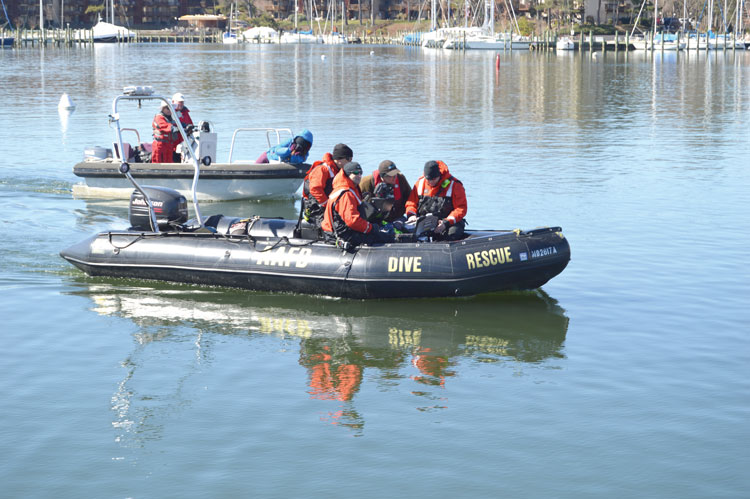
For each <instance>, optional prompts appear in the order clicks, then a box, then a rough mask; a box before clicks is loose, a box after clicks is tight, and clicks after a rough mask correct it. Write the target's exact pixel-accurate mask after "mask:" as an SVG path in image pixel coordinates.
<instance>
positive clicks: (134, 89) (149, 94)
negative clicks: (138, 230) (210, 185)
mask: <svg viewBox="0 0 750 499" xmlns="http://www.w3.org/2000/svg"><path fill="white" fill-rule="evenodd" d="M121 100H137V101H138V107H140V106H141V101H144V100H156V101H162V102H165V103H166V104H167V106H169V110H170V111H171V112H172V116H177V113H176V112H175V110H174V108H173V107H172V102H171V101H170V100H168V99H166V98H165V97H162V96H161V95H154V89H153V88H152V87H148V86H145V87H141V86H129V87H125V88H123V90H122V95H118V96H117V97H115V99H114V101H112V114H111V115H110V116H109V120H110V122H114V124H115V128H116V130H117V147H118V148H119V151H120V160H121V161H122V163H120V173H122V174H123V175H125V176H126V177H127V178H128V180H130V182H131V183H132V184H133V186H134V187H135V188H136V190H137V191H138V192H140V193H141V194H142V195H143V198H144V199H145V200H146V204H147V205H148V212H149V215H150V217H151V227H152V228H153V230H154V232H159V224H158V223H157V221H156V213H155V212H154V206H153V204H152V203H151V198H150V197H149V196H148V194H147V193H146V191H145V190H144V189H143V188H142V187H141V186H140V185H139V184H138V182H136V181H135V179H134V178H133V175H131V173H130V165H129V164H128V162H127V158H123V157H122V156H123V154H122V151H124V150H125V149H124V147H123V141H122V129H121V128H120V113H118V112H117V104H118V103H119V102H120V101H121ZM175 124H176V125H177V128H178V130H179V131H180V135H181V136H182V140H183V141H184V143H185V145H186V146H187V147H186V149H187V151H188V154H189V155H190V160H191V163H193V168H194V169H195V173H194V174H193V186H192V195H193V208H194V209H195V217H196V218H197V219H198V224H200V226H201V227H203V228H205V226H204V225H203V217H201V212H200V207H199V206H198V196H197V195H196V187H197V185H198V178H199V177H200V170H201V167H200V162H199V161H198V158H197V156H196V155H195V150H194V148H193V145H192V144H190V143H189V141H188V138H187V134H186V133H185V129H184V128H183V127H182V123H181V122H180V120H175Z"/></svg>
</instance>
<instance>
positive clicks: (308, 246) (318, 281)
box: [61, 218, 570, 299]
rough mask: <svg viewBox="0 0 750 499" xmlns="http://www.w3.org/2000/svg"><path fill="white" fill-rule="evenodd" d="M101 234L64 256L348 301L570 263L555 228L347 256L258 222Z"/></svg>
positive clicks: (517, 282) (472, 287)
mask: <svg viewBox="0 0 750 499" xmlns="http://www.w3.org/2000/svg"><path fill="white" fill-rule="evenodd" d="M223 220H224V221H223V222H220V223H219V224H218V227H223V228H219V229H218V231H217V233H205V232H162V233H159V234H155V233H144V232H129V231H123V232H105V233H100V234H97V235H95V236H93V237H91V238H89V239H86V240H84V241H82V242H80V243H78V244H76V245H74V246H71V247H70V248H68V249H66V250H64V251H62V252H61V256H62V257H63V258H65V259H66V260H68V261H69V262H70V263H72V264H73V265H75V266H76V267H78V268H79V269H81V270H83V271H84V272H85V273H87V274H89V275H91V276H110V277H125V278H138V279H153V280H159V281H174V282H184V283H191V284H202V285H212V286H228V287H236V288H244V289H250V290H259V291H273V292H291V293H304V294H314V295H327V296H336V297H344V298H355V299H365V298H419V297H452V296H472V295H477V294H483V293H490V292H496V291H504V290H525V289H535V288H538V287H540V286H542V285H543V284H545V283H546V282H547V281H549V279H551V278H552V277H554V276H556V275H558V274H559V273H560V272H562V271H563V269H564V268H565V267H566V265H567V264H568V261H569V260H570V246H569V245H568V242H567V240H566V239H565V237H564V236H563V235H562V233H561V232H560V230H559V228H545V229H537V230H535V231H531V232H522V231H481V232H480V231H474V232H470V233H469V236H468V237H467V238H466V239H464V240H462V241H454V242H431V243H392V244H386V245H374V246H362V247H360V248H358V249H357V250H355V251H354V252H346V251H342V250H341V249H339V248H337V247H336V246H334V245H332V244H327V243H324V242H320V241H310V240H305V239H298V238H295V237H294V234H293V233H294V227H295V225H296V222H295V221H290V220H282V219H261V221H260V222H258V223H257V224H255V225H257V228H256V229H253V230H251V232H250V234H251V237H248V236H247V235H244V236H229V235H227V234H226V232H228V230H229V227H232V226H234V224H235V223H236V222H238V221H239V220H240V219H226V218H225V219H223Z"/></svg>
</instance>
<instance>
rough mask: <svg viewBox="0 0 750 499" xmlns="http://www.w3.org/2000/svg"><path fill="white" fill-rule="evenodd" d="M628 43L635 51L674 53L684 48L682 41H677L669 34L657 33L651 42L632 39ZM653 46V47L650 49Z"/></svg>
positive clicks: (645, 39) (675, 36)
mask: <svg viewBox="0 0 750 499" xmlns="http://www.w3.org/2000/svg"><path fill="white" fill-rule="evenodd" d="M630 43H631V44H632V45H633V47H634V48H635V49H636V50H652V49H653V50H654V51H660V50H664V51H676V50H683V49H684V48H685V46H686V43H685V41H684V40H678V37H677V35H674V34H671V33H657V34H656V35H655V36H654V39H653V42H652V40H650V39H649V38H633V39H631V40H630ZM652 46H653V47H652Z"/></svg>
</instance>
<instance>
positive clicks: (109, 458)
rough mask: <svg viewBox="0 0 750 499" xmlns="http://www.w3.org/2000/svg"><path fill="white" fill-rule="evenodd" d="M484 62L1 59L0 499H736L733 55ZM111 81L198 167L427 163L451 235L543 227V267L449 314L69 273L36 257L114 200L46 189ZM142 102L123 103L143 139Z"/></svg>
mask: <svg viewBox="0 0 750 499" xmlns="http://www.w3.org/2000/svg"><path fill="white" fill-rule="evenodd" d="M322 55H325V56H326V57H325V58H322V57H321V56H322ZM499 56H500V64H499V68H498V69H497V70H496V69H495V54H494V53H489V52H488V53H481V52H479V53H466V54H461V53H455V54H454V53H444V52H437V51H423V50H420V49H413V48H404V47H380V46H373V47H371V46H347V47H328V46H315V47H284V46H250V47H236V48H235V47H233V48H231V49H227V48H225V47H222V46H215V45H168V44H163V45H159V44H154V45H143V46H139V45H131V46H116V45H113V46H106V47H105V46H96V47H93V48H72V49H69V48H63V49H55V48H48V49H45V50H38V49H20V50H7V49H6V50H3V51H0V67H2V71H3V80H4V84H3V86H2V87H0V124H2V126H0V144H1V145H2V150H3V152H4V153H5V158H6V160H5V162H4V165H3V168H2V169H1V170H0V208H1V209H2V212H3V214H4V217H3V222H2V227H3V232H2V239H1V240H0V251H1V254H2V259H1V260H0V262H1V263H0V265H1V266H2V267H1V268H2V275H3V278H2V281H1V282H0V290H2V291H1V292H2V301H0V303H1V304H2V305H1V306H2V310H3V311H4V317H5V318H6V320H5V326H4V327H3V336H4V339H5V340H6V341H5V346H6V349H5V355H4V356H3V359H4V360H3V362H2V366H3V368H4V373H5V374H4V376H3V377H2V378H0V393H2V400H3V411H1V412H0V428H2V429H0V441H2V442H3V448H4V450H5V454H6V457H7V459H5V460H4V462H3V464H2V465H0V479H1V481H2V483H3V491H4V494H5V495H7V496H9V497H49V496H56V497H86V496H105V497H165V496H176V495H183V496H199V497H200V496H208V497H219V496H224V497H226V496H260V497H339V496H349V495H351V494H355V495H357V496H361V497H382V496H383V495H385V494H388V495H397V496H407V495H409V496H427V495H431V496H436V497H449V496H453V497H455V496H480V497H481V496H484V497H490V496H492V497H497V496H507V497H576V498H579V497H601V496H605V495H610V496H611V495H616V496H622V497H643V496H659V497H680V498H684V497H743V496H744V495H746V491H747V490H748V487H749V486H750V481H749V480H748V478H747V473H746V470H747V469H748V466H749V465H750V456H749V455H748V454H749V453H748V451H747V448H748V445H747V444H748V441H749V440H750V438H749V437H750V431H748V429H747V424H746V422H747V420H748V416H749V414H748V413H749V412H750V411H749V410H748V409H749V406H750V404H748V395H750V390H749V388H750V386H749V385H750V383H749V382H748V376H747V374H748V367H747V366H748V361H749V360H750V348H749V347H750V345H749V342H748V333H747V324H748V323H750V313H749V312H748V309H747V302H748V297H750V289H749V288H750V285H749V284H748V282H749V279H748V278H749V277H750V275H749V273H748V263H750V262H748V256H747V247H748V246H749V245H750V238H749V237H748V232H747V228H748V224H747V215H746V213H745V212H746V209H747V206H748V205H749V204H750V189H748V185H750V178H749V177H750V175H749V174H748V169H747V157H748V155H749V154H748V153H750V150H749V148H748V140H747V137H748V135H747V134H748V124H749V123H750V120H749V119H748V118H749V117H750V91H749V90H748V85H747V82H748V80H750V71H749V70H748V63H749V62H750V54H747V53H740V52H738V53H731V52H728V53H726V54H723V53H716V54H714V53H711V54H708V55H707V54H705V53H701V54H694V53H692V54H687V55H683V54H663V55H662V54H655V56H653V57H652V56H651V55H649V54H638V53H630V54H627V55H626V54H617V55H615V54H609V53H608V54H604V55H600V56H599V57H597V58H596V59H593V58H591V57H590V56H588V55H581V54H558V55H555V54H547V53H519V52H513V53H500V54H499ZM130 84H141V85H153V86H154V87H155V88H156V89H157V91H158V92H160V93H163V94H166V95H171V94H172V93H174V92H177V91H180V92H183V93H185V94H186V96H187V99H188V102H187V104H188V107H190V109H191V114H192V116H193V117H194V119H197V120H203V119H206V120H210V121H211V122H212V123H213V124H214V127H215V129H216V130H217V132H218V133H219V149H220V153H219V159H220V160H225V159H226V157H227V155H228V147H229V138H230V136H231V133H232V131H233V130H234V129H235V128H237V127H240V126H246V127H254V126H288V127H291V128H293V129H294V130H300V129H301V128H303V127H306V128H309V129H311V130H312V131H313V133H314V134H315V143H314V145H313V149H312V156H313V157H315V158H318V157H320V156H322V155H323V153H324V152H326V151H330V150H331V149H332V147H333V145H334V144H336V143H338V142H346V143H347V144H349V145H350V146H351V147H352V148H353V149H354V152H355V159H356V160H357V161H359V162H360V163H362V165H363V166H364V167H365V169H366V170H367V169H375V168H376V166H377V164H378V163H379V162H380V161H381V160H383V159H386V158H387V159H391V160H393V161H394V162H396V164H397V165H398V166H399V168H400V169H401V170H402V171H403V172H404V173H405V174H406V175H407V177H408V179H409V180H410V181H412V182H413V181H414V180H415V179H416V178H417V177H418V175H419V174H420V171H421V167H422V165H423V164H424V162H425V161H427V160H430V159H442V160H443V161H445V162H446V163H447V164H448V166H449V167H450V168H451V171H452V172H453V173H454V175H455V176H456V177H457V178H459V179H461V180H462V181H463V183H464V185H465V186H466V189H467V192H468V198H469V199H468V202H469V214H468V217H467V219H468V220H469V223H470V228H515V227H520V228H533V227H536V226H540V225H560V226H562V227H563V229H564V231H565V234H566V236H567V237H568V239H569V241H570V244H571V248H572V260H571V262H570V265H569V266H568V268H567V269H566V270H565V271H564V272H563V273H562V274H561V275H560V276H558V277H557V278H555V279H553V280H552V281H551V282H550V283H548V284H547V285H545V286H544V288H543V290H540V291H536V292H529V293H503V294H497V295H489V296H482V297H476V298H470V299H462V300H407V301H375V302H359V301H348V300H332V299H327V298H321V297H305V296H290V295H274V294H268V293H253V292H246V291H237V290H228V289H219V288H203V287H194V286H184V285H178V284H159V283H151V282H145V281H134V280H115V279H101V278H98V279H93V278H89V277H86V276H84V275H83V274H81V273H80V272H79V271H77V270H76V269H74V268H72V267H71V266H70V265H68V264H67V263H65V262H64V261H63V260H62V259H61V258H59V256H58V252H59V251H60V250H61V249H63V248H64V247H66V246H68V245H70V244H73V243H74V242H77V241H79V240H81V239H83V238H84V237H87V236H89V235H90V234H92V233H94V232H96V231H99V230H106V229H108V228H124V227H126V226H127V205H126V204H125V203H123V202H112V201H103V200H98V201H95V200H84V199H75V198H73V196H72V195H71V188H72V185H73V184H74V183H75V182H76V181H77V180H76V178H75V177H74V176H73V174H72V171H71V169H72V166H73V164H74V163H75V162H77V161H79V160H80V158H81V157H82V151H83V149H84V148H85V147H87V146H92V145H107V144H108V143H110V142H111V141H112V140H113V139H112V137H113V130H112V129H110V128H108V126H107V115H108V114H109V112H110V111H111V101H112V98H113V97H114V96H115V95H116V94H117V93H118V92H119V91H120V90H121V89H122V87H123V86H125V85H130ZM63 92H67V93H68V94H70V95H71V97H72V98H73V100H74V101H75V102H76V103H77V109H76V110H75V112H73V113H72V114H70V115H67V116H61V115H59V113H58V111H57V107H56V105H57V102H58V100H59V98H60V96H61V94H62V93H63ZM152 111H153V110H149V109H142V110H140V111H139V110H137V109H130V110H128V111H127V112H128V115H127V118H128V119H131V120H133V121H132V123H133V124H135V123H137V127H138V128H139V129H140V130H141V135H142V136H143V137H147V136H148V134H149V130H148V129H149V125H150V119H151V116H152V114H153V113H152ZM254 147H257V146H255V145H253V144H246V145H245V146H244V149H243V150H242V154H245V155H247V157H253V155H254V154H255V153H256V152H257V151H256V150H255V149H254ZM298 206H299V205H298V202H296V201H294V200H290V201H287V202H275V203H263V204H261V203H252V202H247V201H245V202H232V203H216V204H208V205H204V207H203V212H204V214H213V213H224V214H227V215H243V216H245V215H248V216H249V215H252V214H258V215H266V216H285V217H293V216H295V214H296V213H297V210H298Z"/></svg>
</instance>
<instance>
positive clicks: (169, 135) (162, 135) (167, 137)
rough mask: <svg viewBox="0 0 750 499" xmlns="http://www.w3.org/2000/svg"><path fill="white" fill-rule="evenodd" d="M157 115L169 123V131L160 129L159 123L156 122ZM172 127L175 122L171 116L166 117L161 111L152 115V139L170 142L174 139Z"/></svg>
mask: <svg viewBox="0 0 750 499" xmlns="http://www.w3.org/2000/svg"><path fill="white" fill-rule="evenodd" d="M159 116H161V117H162V118H164V120H165V121H166V122H167V124H168V125H169V132H163V131H162V130H161V125H160V124H159V123H158V122H157V118H159ZM174 127H175V122H174V121H172V119H171V118H168V117H167V116H166V115H164V114H162V113H159V114H157V115H156V116H154V121H152V122H151V128H152V129H153V132H154V140H155V141H157V142H166V143H169V142H172V141H173V140H174V139H175V137H174V133H175V128H174Z"/></svg>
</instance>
